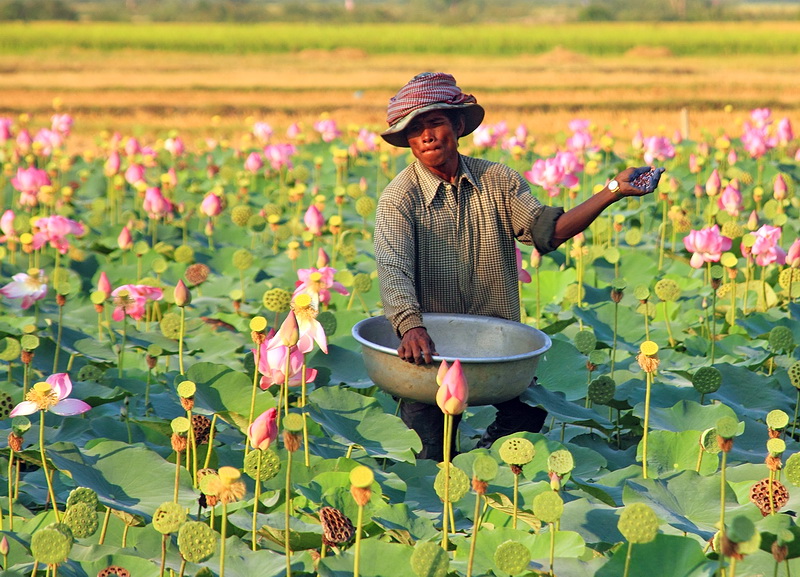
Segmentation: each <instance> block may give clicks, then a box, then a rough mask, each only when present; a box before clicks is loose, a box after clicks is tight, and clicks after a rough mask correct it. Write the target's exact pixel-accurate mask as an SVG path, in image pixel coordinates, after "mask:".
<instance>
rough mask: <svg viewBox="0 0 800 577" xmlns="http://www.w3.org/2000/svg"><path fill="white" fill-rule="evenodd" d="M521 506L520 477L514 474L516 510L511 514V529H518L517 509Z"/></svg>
mask: <svg viewBox="0 0 800 577" xmlns="http://www.w3.org/2000/svg"><path fill="white" fill-rule="evenodd" d="M518 504H519V475H518V474H517V473H514V510H513V511H512V513H511V528H512V529H516V528H517V508H518Z"/></svg>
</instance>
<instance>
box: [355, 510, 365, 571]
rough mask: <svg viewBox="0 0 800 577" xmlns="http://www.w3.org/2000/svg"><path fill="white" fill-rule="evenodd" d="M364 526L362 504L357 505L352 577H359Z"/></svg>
mask: <svg viewBox="0 0 800 577" xmlns="http://www.w3.org/2000/svg"><path fill="white" fill-rule="evenodd" d="M363 528H364V505H361V504H359V505H358V518H357V520H356V543H355V556H356V558H355V560H354V561H353V577H359V566H360V564H361V563H360V562H361V531H362V529H363Z"/></svg>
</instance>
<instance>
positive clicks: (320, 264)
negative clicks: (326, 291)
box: [316, 247, 344, 288]
mask: <svg viewBox="0 0 800 577" xmlns="http://www.w3.org/2000/svg"><path fill="white" fill-rule="evenodd" d="M330 262H331V257H329V256H328V253H327V252H325V249H324V248H322V247H319V249H318V250H317V263H316V265H317V268H318V269H319V268H324V267H326V266H328V263H330ZM342 288H344V287H342Z"/></svg>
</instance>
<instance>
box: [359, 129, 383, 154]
mask: <svg viewBox="0 0 800 577" xmlns="http://www.w3.org/2000/svg"><path fill="white" fill-rule="evenodd" d="M379 143H380V138H379V137H378V135H377V134H376V133H375V132H372V131H371V130H368V129H366V128H362V129H360V130H359V131H358V136H356V142H355V145H356V150H357V151H358V152H361V153H364V152H375V151H376V150H378V148H379Z"/></svg>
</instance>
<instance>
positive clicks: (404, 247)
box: [375, 156, 564, 336]
mask: <svg viewBox="0 0 800 577" xmlns="http://www.w3.org/2000/svg"><path fill="white" fill-rule="evenodd" d="M563 212H564V211H563V209H561V208H554V207H547V206H543V205H542V204H541V203H540V202H539V201H538V200H537V199H536V198H535V197H534V196H533V195H532V194H531V190H530V187H529V186H528V184H527V182H526V181H525V180H524V179H523V178H522V177H521V176H520V175H519V174H518V173H517V172H515V171H514V170H512V169H510V168H508V167H507V166H505V165H502V164H499V163H496V162H490V161H487V160H483V159H479V158H472V157H468V156H461V157H460V161H459V176H458V178H457V184H455V185H450V184H449V183H446V182H444V181H443V180H441V179H440V178H438V177H437V176H435V175H433V174H432V173H431V172H430V171H429V170H428V169H427V168H425V167H424V166H422V165H421V164H419V163H418V162H414V163H412V164H410V165H409V166H407V167H406V168H405V169H404V170H403V171H401V172H400V173H399V174H398V175H397V176H396V177H395V178H394V180H392V182H390V183H389V185H388V186H387V187H386V189H385V190H384V191H383V194H382V195H381V198H380V201H379V202H378V211H377V215H376V219H375V260H376V262H377V267H378V277H379V280H380V288H381V299H382V301H383V309H384V314H385V315H386V316H387V317H388V318H389V320H390V321H391V322H392V325H393V326H394V329H395V331H396V332H397V334H398V336H402V335H403V334H404V333H405V332H406V331H407V330H409V329H412V328H414V327H420V326H424V322H423V318H422V315H423V313H426V312H436V313H462V314H477V315H486V316H493V317H500V318H504V319H509V320H515V321H519V318H520V308H519V292H518V285H517V282H518V280H517V264H516V254H515V252H514V247H515V244H514V242H515V239H516V240H519V241H520V242H522V243H524V244H528V245H531V244H533V245H534V246H535V247H536V249H537V250H538V251H539V252H540V253H542V254H544V253H546V252H549V251H551V250H553V249H554V248H555V245H554V244H553V241H552V236H553V231H554V229H555V222H556V220H557V219H558V218H559V217H560V216H561V214H563Z"/></svg>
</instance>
